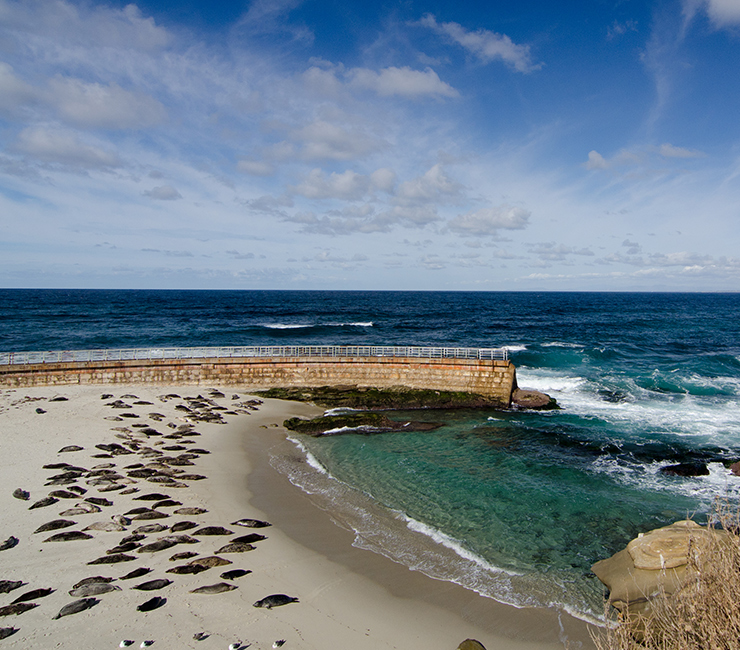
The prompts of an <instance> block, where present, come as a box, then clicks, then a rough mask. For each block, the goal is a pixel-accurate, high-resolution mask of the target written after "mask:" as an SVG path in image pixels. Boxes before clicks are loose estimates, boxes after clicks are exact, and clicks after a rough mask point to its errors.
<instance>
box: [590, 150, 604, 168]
mask: <svg viewBox="0 0 740 650" xmlns="http://www.w3.org/2000/svg"><path fill="white" fill-rule="evenodd" d="M608 168H609V163H608V162H606V160H605V159H604V156H602V155H601V154H600V153H599V152H598V151H589V152H588V161H587V162H586V169H608Z"/></svg>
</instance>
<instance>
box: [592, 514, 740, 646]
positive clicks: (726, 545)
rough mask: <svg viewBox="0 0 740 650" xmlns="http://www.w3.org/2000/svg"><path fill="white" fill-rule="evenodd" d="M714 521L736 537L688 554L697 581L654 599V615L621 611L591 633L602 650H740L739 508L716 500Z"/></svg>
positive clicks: (721, 540)
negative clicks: (634, 614) (610, 624)
mask: <svg viewBox="0 0 740 650" xmlns="http://www.w3.org/2000/svg"><path fill="white" fill-rule="evenodd" d="M713 520H714V521H716V524H715V527H716V528H717V529H718V530H719V529H724V530H727V531H728V532H731V533H732V535H729V536H726V535H723V536H722V537H720V536H714V540H713V541H711V542H710V543H709V545H708V546H707V547H705V548H704V549H703V551H702V553H700V554H693V553H690V557H691V560H690V562H689V566H690V568H691V569H693V570H694V572H695V577H693V578H691V579H690V580H688V581H687V583H686V584H685V585H683V586H682V587H681V589H680V590H678V591H677V592H676V593H674V594H672V595H670V596H665V595H664V596H663V597H659V598H657V599H655V600H654V601H653V603H652V611H653V615H652V616H650V617H644V616H630V615H629V613H628V612H622V613H620V614H618V615H613V616H611V623H612V624H613V625H612V626H610V627H608V628H605V629H600V630H598V631H596V632H592V637H593V639H594V643H595V644H596V647H597V648H598V649H599V650H740V506H737V505H735V506H730V504H728V503H727V502H726V501H721V502H720V501H718V502H717V503H716V504H715V507H714V517H713ZM723 540H724V541H723Z"/></svg>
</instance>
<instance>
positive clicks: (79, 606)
mask: <svg viewBox="0 0 740 650" xmlns="http://www.w3.org/2000/svg"><path fill="white" fill-rule="evenodd" d="M99 602H100V599H99V598H83V599H82V600H75V601H74V602H71V603H69V604H67V605H65V606H64V607H62V609H60V610H59V613H58V614H57V615H56V616H55V617H54V620H57V619H60V618H62V616H71V615H72V614H79V613H80V612H84V611H85V610H86V609H90V608H91V607H95V605H97V604H98V603H99Z"/></svg>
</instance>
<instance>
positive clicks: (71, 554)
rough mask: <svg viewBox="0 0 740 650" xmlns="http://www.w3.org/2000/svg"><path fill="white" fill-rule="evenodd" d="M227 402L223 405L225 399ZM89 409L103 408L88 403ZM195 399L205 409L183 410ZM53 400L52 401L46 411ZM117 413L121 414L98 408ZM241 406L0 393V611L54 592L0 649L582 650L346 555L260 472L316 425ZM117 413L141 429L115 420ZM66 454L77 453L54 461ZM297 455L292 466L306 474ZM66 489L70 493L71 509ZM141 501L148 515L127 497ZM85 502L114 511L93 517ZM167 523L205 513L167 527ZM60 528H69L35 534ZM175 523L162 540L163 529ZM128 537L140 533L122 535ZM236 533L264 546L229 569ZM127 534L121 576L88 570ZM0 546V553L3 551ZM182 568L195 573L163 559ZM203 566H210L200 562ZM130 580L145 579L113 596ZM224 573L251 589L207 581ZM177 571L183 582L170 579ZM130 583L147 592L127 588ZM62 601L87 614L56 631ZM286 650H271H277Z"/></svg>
mask: <svg viewBox="0 0 740 650" xmlns="http://www.w3.org/2000/svg"><path fill="white" fill-rule="evenodd" d="M214 391H215V392H214ZM235 393H236V394H237V395H238V399H233V395H234V394H235ZM103 395H110V397H106V398H105V399H101V396H103ZM166 395H177V396H178V397H170V398H166V397H164V396H166ZM198 396H202V397H203V398H204V399H203V400H201V401H200V404H201V405H202V404H205V406H200V407H198V406H197V404H198V401H193V400H191V401H187V400H186V399H185V398H186V397H192V398H197V397H198ZM60 397H63V398H66V400H61V401H52V400H53V398H60ZM117 400H121V401H122V402H123V403H124V404H125V406H126V407H129V408H116V407H115V406H110V404H115V403H116V401H117ZM209 400H210V401H209ZM252 400H253V398H252V397H251V396H249V395H247V394H245V393H243V392H241V391H234V390H232V389H223V390H221V391H219V387H218V386H216V387H213V389H211V388H204V387H202V386H201V387H186V386H177V387H174V386H173V387H166V386H165V387H163V386H125V385H114V386H111V385H107V386H58V387H46V388H29V389H19V390H9V389H3V390H0V513H1V515H0V545H4V546H9V548H7V549H6V550H2V551H0V588H3V590H4V591H5V590H6V589H7V591H5V593H0V612H3V611H4V609H5V611H7V607H8V606H11V605H12V603H13V601H15V600H16V599H18V598H19V597H22V596H24V595H25V594H27V593H29V592H32V591H36V590H45V589H52V590H53V591H52V592H50V593H48V594H47V595H44V592H43V591H41V592H36V594H30V596H33V597H32V598H30V599H29V600H27V601H25V600H21V604H22V603H24V602H27V603H33V604H36V605H37V606H36V607H33V608H28V610H27V611H22V612H21V613H18V614H16V613H7V614H6V615H4V616H0V628H11V627H12V628H17V630H18V631H17V632H15V633H13V634H12V635H10V636H7V638H4V639H0V646H1V647H8V648H30V647H35V648H90V649H92V648H96V649H97V648H115V647H119V644H120V643H121V641H122V640H131V641H134V645H132V646H131V647H137V648H138V647H140V645H141V643H142V641H144V640H152V641H153V642H154V643H153V645H152V647H154V648H158V647H159V648H203V649H208V648H222V649H225V648H228V647H229V645H230V644H237V645H235V646H234V647H243V648H246V647H251V648H255V649H259V650H261V649H266V648H272V647H285V648H286V649H290V648H296V649H298V648H302V649H305V650H312V649H319V648H322V649H332V648H352V649H359V650H364V649H367V650H370V649H384V648H389V649H390V648H399V649H400V648H418V649H420V650H421V649H425V650H426V649H432V648H439V649H440V650H442V649H449V650H454V649H455V648H457V646H458V644H459V643H461V642H462V641H463V640H464V639H466V638H475V639H477V640H479V641H480V642H481V643H482V644H483V645H484V646H485V647H486V648H487V649H488V650H492V649H502V650H503V649H511V650H525V649H539V650H546V649H548V650H549V649H553V650H554V649H555V648H563V647H565V644H566V643H568V644H570V647H572V648H580V647H583V648H589V647H592V644H591V642H590V640H589V637H588V631H587V629H586V625H585V624H584V623H582V622H580V621H577V620H575V619H572V618H571V617H569V616H567V615H565V614H562V615H559V614H558V612H556V611H554V610H525V609H515V608H512V607H508V606H505V605H501V604H499V603H496V602H495V601H493V600H491V599H488V598H483V597H480V596H478V595H477V594H475V593H473V592H470V591H468V590H465V589H463V588H461V587H458V586H456V585H454V584H451V583H447V582H442V581H438V580H433V579H431V578H428V577H426V576H424V575H422V574H420V573H418V572H413V571H410V570H408V569H407V568H406V567H403V566H401V565H399V564H395V563H393V562H391V561H390V560H388V559H386V558H384V557H382V556H379V555H376V554H374V553H371V552H369V551H365V550H361V549H358V548H355V547H353V546H352V542H353V540H354V535H353V533H351V532H350V531H347V530H344V529H343V528H341V527H340V526H337V525H336V524H335V523H334V522H333V521H332V519H331V517H330V513H326V512H324V511H323V510H321V509H319V508H318V507H316V505H315V504H314V503H313V502H312V501H311V498H310V497H309V496H307V495H305V494H303V493H302V492H301V491H300V490H298V489H297V488H296V487H294V486H292V485H291V484H290V483H289V481H288V480H287V478H286V477H284V476H283V475H281V474H279V473H278V472H276V471H275V470H274V469H273V468H272V467H271V466H270V463H269V455H270V452H271V451H272V450H274V449H276V448H280V446H291V447H292V443H290V442H288V441H286V439H285V431H284V430H283V429H282V426H281V423H282V422H283V420H284V419H286V418H287V417H292V416H295V415H299V416H300V415H304V416H308V415H311V414H313V413H316V412H318V410H317V409H316V408H315V407H312V406H309V405H305V404H299V403H292V402H282V401H277V400H264V401H262V403H260V404H255V403H250V402H252ZM194 405H196V406H194ZM186 406H189V407H191V408H190V412H188V411H186V410H184V408H183V407H186ZM214 407H215V408H214ZM37 409H39V410H41V411H44V412H37ZM221 409H223V410H221ZM229 412H231V413H233V414H225V415H223V416H222V417H223V419H224V421H225V422H226V423H225V424H217V423H213V422H205V421H198V418H199V417H200V416H199V415H198V413H200V415H201V416H202V415H203V414H205V415H206V416H207V417H211V418H215V417H218V416H219V414H224V413H229ZM126 413H128V414H130V415H136V416H138V417H131V416H130V415H129V416H125V417H124V414H126ZM152 414H154V415H152ZM193 420H195V421H193ZM134 425H138V426H134ZM195 434H200V435H195ZM71 445H74V446H78V447H82V449H80V450H77V451H64V452H60V450H61V449H63V448H64V447H67V446H71ZM96 445H103V446H107V447H104V448H100V447H96ZM110 445H116V446H113V447H111V446H110ZM286 449H287V448H286ZM204 452H208V453H204ZM295 454H296V462H303V461H302V459H301V457H300V454H299V453H298V452H297V451H296V452H295ZM173 459H174V460H173ZM62 463H66V466H63V465H61V464H62ZM190 463H192V464H190ZM45 465H46V466H47V468H44V466H45ZM50 465H51V466H54V467H48V466H50ZM132 466H133V467H132ZM137 470H139V471H138V472H137ZM142 470H143V471H142ZM132 472H133V475H131V474H132ZM54 476H57V477H59V478H58V479H56V481H55V482H56V483H57V484H55V485H49V484H48V483H49V482H50V479H51V478H52V477H54ZM18 488H20V489H21V490H24V491H27V492H28V493H29V496H28V499H27V500H24V499H23V498H18V496H23V495H21V494H19V495H18V496H14V491H16V490H17V489H18ZM75 490H77V494H75V492H74V491H75ZM81 490H85V492H84V494H79V492H80V491H81ZM55 491H62V492H66V493H67V494H66V495H64V496H62V494H61V493H60V494H59V496H58V497H56V498H58V501H56V502H54V503H51V504H50V505H45V506H41V507H36V508H33V509H29V508H30V506H32V505H33V504H35V503H37V502H38V501H40V500H41V499H43V498H45V497H47V496H48V495H49V494H50V493H51V492H55ZM154 493H159V494H161V495H162V498H161V499H160V500H143V499H141V498H140V497H142V496H146V495H147V494H154ZM164 497H167V499H165V498H164ZM90 498H92V502H91V501H88V500H87V499H90ZM98 499H108V500H109V502H112V504H111V505H98V506H97V508H90V505H93V506H94V505H95V501H97V500H98ZM168 501H176V502H179V503H177V504H172V503H168ZM162 502H163V503H162ZM182 508H187V509H193V508H195V509H201V510H202V511H203V512H199V511H198V510H185V511H182V512H180V513H178V510H181V509H182ZM83 509H92V510H95V509H97V510H99V511H97V512H81V510H83ZM142 509H144V511H142ZM131 511H134V512H135V513H136V514H132V513H131ZM146 511H148V512H149V513H151V512H152V511H155V512H156V513H163V514H164V515H166V516H161V515H157V514H154V515H151V514H148V513H147V512H146ZM65 513H67V514H65ZM70 513H71V514H70ZM127 513H128V514H127ZM120 516H123V517H126V519H120ZM137 517H139V518H138V519H137ZM59 519H64V520H66V521H67V522H70V521H71V522H74V523H73V524H70V525H68V526H65V527H62V528H59V529H50V530H47V531H43V532H34V531H36V530H37V529H38V528H39V527H41V526H42V525H44V524H48V523H49V522H52V521H55V520H59ZM243 519H254V520H259V521H264V522H269V523H270V524H272V525H271V526H269V527H263V528H251V527H244V526H241V525H235V524H234V523H233V522H236V521H239V520H243ZM114 520H117V521H118V522H119V524H120V525H119V526H118V527H117V528H118V529H117V530H110V531H105V530H85V529H86V528H88V527H89V526H90V525H92V524H97V523H99V524H103V523H105V524H108V525H110V524H114ZM186 521H189V522H192V526H191V527H190V528H187V526H188V524H181V522H186ZM243 523H249V522H243ZM173 524H177V526H176V528H175V530H174V531H173V530H170V529H169V527H171V526H172V525H173ZM142 526H146V527H147V528H144V530H143V531H140V532H138V533H137V532H136V531H137V529H139V528H140V527H142ZM96 527H98V528H99V527H102V526H96ZM207 527H223V528H225V529H226V530H222V531H216V532H220V533H221V534H207V533H208V532H214V531H213V530H211V531H208V529H207ZM157 529H159V530H157ZM204 529H205V532H200V531H204ZM61 533H75V534H76V535H77V536H79V537H81V539H72V540H70V541H53V540H52V541H45V540H49V538H52V537H55V536H57V535H59V534H61ZM79 533H84V535H79ZM251 534H257V535H263V536H265V537H266V539H263V540H258V541H252V542H251V544H250V546H253V548H252V549H249V548H248V547H247V546H246V545H245V544H247V542H242V543H241V546H237V547H236V549H235V550H237V551H238V552H232V550H231V549H229V548H228V547H227V548H226V549H224V547H225V546H227V545H228V544H230V543H231V542H233V540H235V539H237V538H240V537H243V536H245V535H251ZM88 535H89V537H87V536H88ZM132 535H135V536H136V538H134V539H133V540H132V541H130V542H129V546H130V548H128V549H127V550H125V551H122V555H123V556H124V559H123V561H121V562H118V563H114V564H109V563H102V564H93V565H89V564H88V563H89V562H91V561H95V560H96V559H105V558H110V557H112V554H109V555H107V554H106V552H107V551H110V550H112V549H114V548H115V547H116V546H117V545H119V544H121V543H122V540H125V538H129V537H130V536H132ZM177 536H179V537H177ZM11 538H12V539H11ZM137 538H138V539H137ZM162 539H164V540H165V543H164V544H160V545H161V546H167V545H168V544H169V543H172V542H175V541H176V542H177V543H176V544H173V545H172V546H169V547H167V548H163V549H161V550H153V549H152V550H150V549H147V545H149V544H152V543H154V542H157V541H158V540H162ZM6 540H9V543H7V544H4V543H5V542H6ZM14 540H17V543H15V541H14ZM196 540H197V541H196ZM137 545H138V546H137ZM124 548H125V547H124ZM181 553H189V554H192V556H191V557H185V558H182V559H177V558H176V559H175V560H171V558H172V556H173V555H176V554H181ZM214 557H215V558H220V560H214V559H206V560H204V558H214ZM129 558H130V559H129ZM199 561H202V562H203V564H201V565H199V566H200V567H202V568H201V569H199V572H197V573H172V572H168V571H169V570H171V569H173V568H176V567H184V566H187V565H188V564H192V563H196V564H197V563H198V562H199ZM221 562H223V564H222V565H220V566H211V567H209V568H205V565H208V564H220V563H221ZM226 562H228V564H227V563H226ZM143 568H148V569H151V570H150V571H148V572H146V573H145V574H143V573H142V575H141V576H139V577H136V578H130V579H125V580H124V579H122V578H123V577H124V576H126V575H127V574H129V573H130V572H132V571H134V570H135V569H143ZM238 569H242V570H244V571H248V572H249V573H245V574H244V575H242V576H239V577H235V576H234V575H233V574H228V573H227V574H226V577H222V575H221V574H224V573H225V572H229V571H233V570H238ZM183 570H184V571H188V569H179V571H183ZM96 576H98V577H101V578H105V579H108V578H112V579H113V580H112V581H110V582H103V581H102V580H97V581H95V583H96V584H98V585H100V584H107V585H109V586H113V587H118V589H114V590H112V591H109V592H107V593H101V594H96V595H93V596H84V595H81V596H74V595H70V594H69V592H70V591H71V590H73V588H74V586H75V585H76V584H78V583H79V582H80V581H82V580H83V579H86V578H91V577H96ZM153 580H160V581H162V580H171V583H169V584H166V583H163V582H160V583H151V581H153ZM4 581H9V582H10V583H15V582H18V581H22V584H21V585H19V586H17V587H15V588H12V590H11V589H10V588H11V587H13V586H14V585H12V584H10V585H9V586H7V587H2V586H3V585H8V583H6V582H4ZM142 583H144V584H145V586H146V583H150V585H149V586H151V585H152V584H153V585H154V586H159V588H157V589H153V590H149V591H145V590H139V589H135V588H134V587H137V586H139V585H142ZM213 585H222V586H221V587H212V589H211V591H217V592H219V593H192V592H193V590H195V589H198V588H201V587H204V586H213ZM233 587H235V588H233ZM77 593H84V591H83V592H77ZM275 594H283V595H287V596H289V597H291V598H296V599H297V602H289V603H287V604H284V605H280V606H275V607H273V608H269V609H268V608H256V607H254V606H253V604H254V603H255V602H257V601H259V600H260V599H263V598H265V597H268V596H270V595H275ZM156 597H159V598H161V599H166V600H165V601H164V602H163V601H159V602H157V603H153V604H158V605H159V606H158V607H156V608H154V609H151V611H138V610H137V607H140V606H142V605H143V604H144V603H147V602H149V601H151V599H153V598H156ZM85 598H93V599H94V601H95V602H93V601H85ZM75 601H84V602H85V603H86V604H88V605H91V606H90V607H89V608H88V609H85V610H83V611H79V612H77V613H73V614H69V615H64V616H62V617H60V618H58V619H55V617H56V616H57V615H58V614H59V613H60V612H61V611H63V608H65V606H67V605H69V604H70V603H73V602H75ZM16 609H18V608H16ZM21 609H25V608H21ZM145 609H146V608H145ZM283 640H284V644H283V645H282V646H279V645H277V644H275V642H276V641H283ZM274 644H275V645H274ZM145 647H146V646H145Z"/></svg>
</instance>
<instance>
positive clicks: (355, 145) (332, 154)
mask: <svg viewBox="0 0 740 650" xmlns="http://www.w3.org/2000/svg"><path fill="white" fill-rule="evenodd" d="M291 137H292V139H293V140H294V141H295V142H297V143H299V144H300V145H301V149H300V156H301V158H303V159H304V160H355V159H357V158H363V157H364V156H367V155H368V154H370V153H372V152H375V151H378V150H380V149H382V148H384V146H385V144H384V143H383V142H382V141H380V140H378V139H377V138H374V137H372V136H370V135H368V134H367V133H365V132H364V131H362V130H360V129H358V128H352V129H347V128H344V127H342V126H339V125H338V124H332V123H330V122H326V121H324V120H316V121H314V122H311V123H310V124H307V125H306V126H304V127H302V128H300V129H296V130H295V131H293V132H292V133H291Z"/></svg>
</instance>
